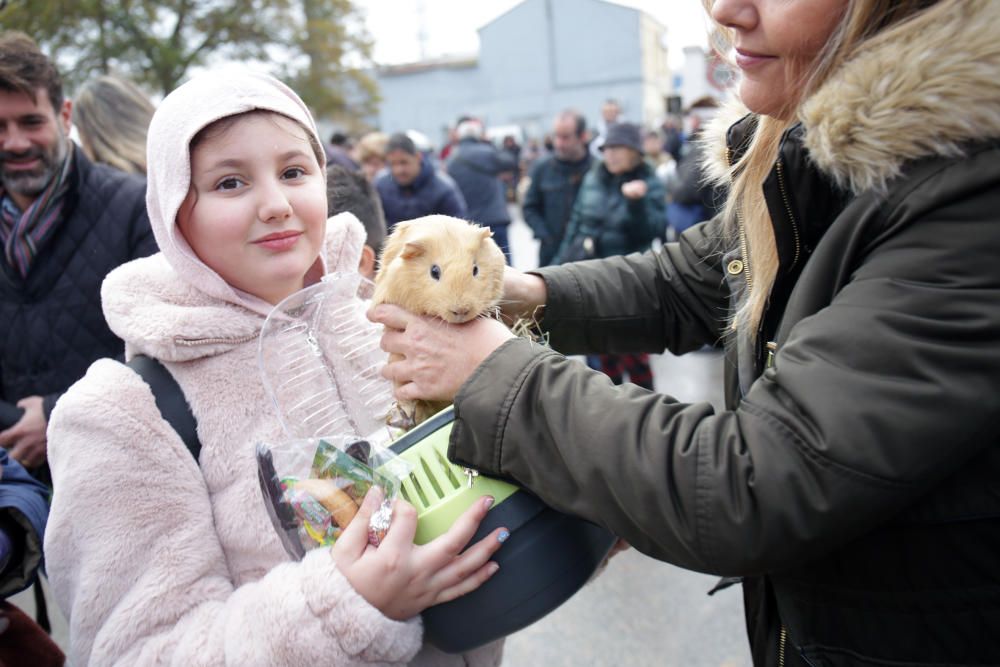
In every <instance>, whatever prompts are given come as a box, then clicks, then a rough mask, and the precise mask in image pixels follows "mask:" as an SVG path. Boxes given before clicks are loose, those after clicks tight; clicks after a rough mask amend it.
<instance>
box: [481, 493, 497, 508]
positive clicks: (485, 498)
mask: <svg viewBox="0 0 1000 667" xmlns="http://www.w3.org/2000/svg"><path fill="white" fill-rule="evenodd" d="M495 501H496V498H494V497H493V496H483V505H485V506H486V509H489V508H491V507H493V503H494V502H495Z"/></svg>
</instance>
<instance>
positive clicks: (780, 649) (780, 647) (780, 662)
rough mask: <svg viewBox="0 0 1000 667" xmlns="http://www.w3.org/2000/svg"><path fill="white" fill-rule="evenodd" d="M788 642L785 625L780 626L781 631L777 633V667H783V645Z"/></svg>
mask: <svg viewBox="0 0 1000 667" xmlns="http://www.w3.org/2000/svg"><path fill="white" fill-rule="evenodd" d="M787 642H788V629H787V628H786V627H785V624H784V623H782V624H781V631H780V632H779V633H778V667H785V644H786V643H787Z"/></svg>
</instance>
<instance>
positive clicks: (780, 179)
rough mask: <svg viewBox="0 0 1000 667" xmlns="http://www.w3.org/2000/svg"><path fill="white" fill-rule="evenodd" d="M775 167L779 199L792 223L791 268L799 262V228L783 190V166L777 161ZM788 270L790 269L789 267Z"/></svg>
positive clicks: (786, 192)
mask: <svg viewBox="0 0 1000 667" xmlns="http://www.w3.org/2000/svg"><path fill="white" fill-rule="evenodd" d="M775 167H776V168H777V170H778V190H780V191H781V199H782V201H783V202H784V204H785V212H786V213H788V221H789V222H790V223H792V236H793V237H794V239H795V255H794V256H793V257H792V266H795V265H796V264H797V263H798V261H799V252H800V245H799V227H798V225H797V224H795V216H794V215H792V206H791V203H789V200H788V191H787V190H786V189H785V166H784V164H782V162H781V160H780V159H779V160H778V163H777V164H776V165H775ZM788 268H791V266H790V267H788Z"/></svg>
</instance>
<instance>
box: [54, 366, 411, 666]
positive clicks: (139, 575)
mask: <svg viewBox="0 0 1000 667" xmlns="http://www.w3.org/2000/svg"><path fill="white" fill-rule="evenodd" d="M49 440H50V464H51V468H52V475H53V484H54V487H55V488H56V489H57V491H56V493H55V496H54V499H53V505H52V512H51V515H50V521H49V530H48V532H47V534H46V543H45V551H46V557H47V559H48V563H49V577H50V581H51V583H52V589H53V591H54V593H55V596H56V599H57V601H58V602H59V605H60V607H61V608H62V610H63V612H64V613H65V614H66V615H67V618H68V619H69V622H70V646H69V650H68V656H69V659H70V662H71V663H72V664H76V665H85V664H88V663H90V664H95V665H136V664H142V665H173V664H184V665H249V664H274V665H278V664H327V665H330V664H332V665H343V664H352V665H354V664H364V663H369V662H372V663H379V664H382V663H405V662H407V661H408V660H409V659H410V658H411V657H412V656H413V655H414V654H415V652H416V651H417V649H418V648H419V645H420V634H421V628H420V625H419V623H418V622H417V621H415V620H414V621H410V622H407V623H399V622H395V621H392V620H390V619H388V618H386V617H384V616H383V615H382V614H381V613H380V612H379V611H378V610H376V609H375V608H373V607H371V606H370V605H369V604H368V603H367V602H366V601H365V600H364V599H362V598H361V597H360V596H359V595H358V594H357V593H356V592H355V591H354V590H353V589H352V587H351V586H350V584H349V583H348V582H347V580H346V579H345V578H344V577H343V575H341V574H340V572H339V571H338V570H337V568H336V566H335V565H334V562H333V560H332V558H331V557H330V553H329V550H328V549H316V550H314V551H311V552H309V553H308V554H307V555H306V557H305V558H304V559H303V560H302V561H301V562H286V563H282V564H280V565H278V566H276V567H274V568H273V569H271V570H270V571H268V572H266V573H262V577H261V578H260V579H258V580H256V581H253V582H250V583H244V584H242V585H240V586H237V585H236V584H235V583H234V582H233V580H232V578H231V575H230V573H229V570H228V567H227V563H226V558H225V555H224V553H223V551H222V547H221V545H220V543H219V540H218V537H217V535H216V531H215V522H216V521H225V517H222V516H213V506H212V503H211V502H210V499H209V495H208V490H207V488H206V485H205V482H204V479H203V477H202V475H201V471H200V469H199V468H198V466H197V463H196V462H195V461H194V459H193V458H192V457H191V455H190V454H189V453H188V452H187V451H186V450H185V448H184V446H183V444H182V443H181V441H180V438H179V437H178V436H177V434H176V433H174V432H173V431H172V430H171V429H170V427H169V426H168V425H167V423H166V422H165V421H164V420H163V419H162V417H160V415H159V412H158V411H157V409H156V407H155V404H154V402H153V396H152V394H151V392H150V390H149V388H148V386H146V385H145V383H143V382H142V381H141V379H139V377H138V376H137V375H136V374H134V373H133V372H132V371H131V370H130V369H128V368H126V367H124V366H122V365H121V364H118V363H116V362H112V361H108V360H103V361H98V362H96V363H95V364H94V365H93V366H92V367H91V369H90V371H88V374H87V376H85V377H84V379H82V380H81V381H79V382H78V383H77V384H76V385H74V386H73V387H72V388H71V389H70V390H69V391H68V392H67V393H66V395H65V396H64V397H63V400H62V401H60V403H59V405H58V406H57V407H56V409H55V411H54V413H53V419H52V423H51V425H50V428H49ZM206 454H209V455H210V454H211V452H210V451H209V452H206ZM203 456H204V454H203Z"/></svg>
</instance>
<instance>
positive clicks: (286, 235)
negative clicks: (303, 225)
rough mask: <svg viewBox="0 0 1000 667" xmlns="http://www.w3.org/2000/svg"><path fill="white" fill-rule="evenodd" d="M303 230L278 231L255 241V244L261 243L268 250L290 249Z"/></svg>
mask: <svg viewBox="0 0 1000 667" xmlns="http://www.w3.org/2000/svg"><path fill="white" fill-rule="evenodd" d="M300 236H302V232H276V233H274V234H268V235H267V236H265V237H263V238H260V239H257V240H256V241H254V242H253V243H254V245H259V246H261V247H262V248H267V249H268V250H288V249H289V248H291V247H292V246H294V245H295V244H296V242H298V240H299V237H300Z"/></svg>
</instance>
